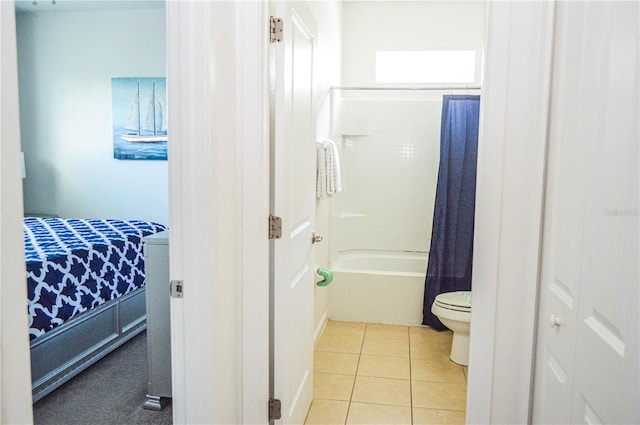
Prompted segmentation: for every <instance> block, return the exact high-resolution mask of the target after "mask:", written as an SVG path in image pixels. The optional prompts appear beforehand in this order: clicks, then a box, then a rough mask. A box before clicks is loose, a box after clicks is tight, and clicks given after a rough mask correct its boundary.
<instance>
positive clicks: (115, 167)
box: [17, 5, 168, 224]
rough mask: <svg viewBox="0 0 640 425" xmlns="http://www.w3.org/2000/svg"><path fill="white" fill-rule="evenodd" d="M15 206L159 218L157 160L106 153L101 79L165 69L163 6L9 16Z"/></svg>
mask: <svg viewBox="0 0 640 425" xmlns="http://www.w3.org/2000/svg"><path fill="white" fill-rule="evenodd" d="M17 27H18V52H19V75H20V77H19V79H20V103H21V104H20V114H21V130H22V149H23V150H24V153H25V163H26V172H27V178H26V179H25V180H24V194H25V196H24V198H25V200H24V202H25V211H27V212H28V213H49V214H55V215H59V216H65V217H86V218H92V217H96V218H105V217H106V218H123V219H134V218H135V219H147V220H154V221H158V222H161V223H163V224H167V223H168V181H167V180H168V177H167V175H168V173H167V161H161V160H160V161H132V160H116V159H113V143H112V128H111V127H112V118H111V116H112V113H111V107H112V105H111V78H112V77H141V76H150V77H162V76H165V75H166V54H165V50H166V47H165V45H166V41H165V38H166V37H165V35H166V29H165V12H164V8H163V7H162V5H161V8H158V7H157V6H155V7H154V8H151V9H127V10H102V11H66V12H40V13H19V14H18V16H17Z"/></svg>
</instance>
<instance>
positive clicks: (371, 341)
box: [362, 335, 409, 357]
mask: <svg viewBox="0 0 640 425" xmlns="http://www.w3.org/2000/svg"><path fill="white" fill-rule="evenodd" d="M362 354H371V355H379V356H396V357H409V344H408V343H407V342H403V341H397V340H388V339H385V338H378V337H370V336H367V335H365V337H364V344H362Z"/></svg>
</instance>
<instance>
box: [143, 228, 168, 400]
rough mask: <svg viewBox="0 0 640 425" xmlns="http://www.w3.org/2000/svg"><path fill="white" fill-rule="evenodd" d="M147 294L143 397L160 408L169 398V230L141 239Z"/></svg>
mask: <svg viewBox="0 0 640 425" xmlns="http://www.w3.org/2000/svg"><path fill="white" fill-rule="evenodd" d="M143 242H144V261H145V276H146V285H145V286H146V297H147V359H148V365H147V372H148V374H147V376H148V380H147V400H146V401H145V403H144V408H145V409H150V410H162V409H163V408H164V407H165V406H166V405H167V404H168V403H169V398H171V319H170V305H169V301H170V286H171V283H170V281H169V231H164V232H160V233H156V234H154V235H151V236H147V237H146V238H144V239H143Z"/></svg>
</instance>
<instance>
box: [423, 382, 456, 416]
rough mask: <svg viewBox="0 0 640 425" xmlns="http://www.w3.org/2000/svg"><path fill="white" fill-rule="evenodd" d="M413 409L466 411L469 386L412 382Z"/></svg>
mask: <svg viewBox="0 0 640 425" xmlns="http://www.w3.org/2000/svg"><path fill="white" fill-rule="evenodd" d="M411 395H412V402H413V407H426V408H429V409H442V410H459V411H464V410H465V409H466V404H467V385H466V384H454V383H448V382H446V383H445V382H427V381H411Z"/></svg>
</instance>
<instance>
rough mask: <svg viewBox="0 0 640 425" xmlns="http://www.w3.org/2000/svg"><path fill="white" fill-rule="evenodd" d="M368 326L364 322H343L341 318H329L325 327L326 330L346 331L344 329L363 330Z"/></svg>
mask: <svg viewBox="0 0 640 425" xmlns="http://www.w3.org/2000/svg"><path fill="white" fill-rule="evenodd" d="M366 327H367V324H366V323H363V322H341V321H339V320H329V321H328V322H327V325H326V326H325V328H324V331H325V332H344V331H357V332H362V333H363V334H364V331H365V329H366Z"/></svg>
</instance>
